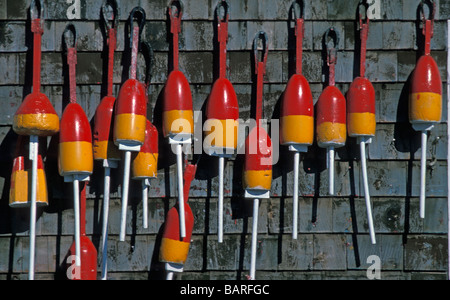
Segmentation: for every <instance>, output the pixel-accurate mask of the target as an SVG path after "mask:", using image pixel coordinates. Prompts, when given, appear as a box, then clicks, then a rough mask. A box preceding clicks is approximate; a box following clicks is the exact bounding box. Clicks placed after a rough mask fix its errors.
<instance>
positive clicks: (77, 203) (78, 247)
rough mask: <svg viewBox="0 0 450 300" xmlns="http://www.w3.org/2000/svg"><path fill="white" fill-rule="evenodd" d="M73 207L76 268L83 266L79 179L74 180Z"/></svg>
mask: <svg viewBox="0 0 450 300" xmlns="http://www.w3.org/2000/svg"><path fill="white" fill-rule="evenodd" d="M73 207H74V214H75V266H77V267H80V266H81V243H80V235H81V233H80V227H81V226H80V186H79V180H78V178H76V176H75V178H74V180H73Z"/></svg>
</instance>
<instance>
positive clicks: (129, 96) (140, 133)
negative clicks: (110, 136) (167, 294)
mask: <svg viewBox="0 0 450 300" xmlns="http://www.w3.org/2000/svg"><path fill="white" fill-rule="evenodd" d="M145 16H146V14H145V10H144V9H142V8H141V7H139V6H138V7H135V8H134V9H133V10H132V11H131V13H130V18H129V23H130V24H129V25H130V32H131V33H132V34H131V39H130V44H131V45H130V48H131V68H130V78H129V79H128V80H127V81H125V83H124V84H123V85H122V86H121V88H120V91H119V95H118V97H117V101H116V111H115V119H114V143H115V144H116V145H118V146H119V149H120V150H123V151H125V159H124V173H123V174H124V175H123V184H122V213H121V222H120V235H119V239H120V241H125V235H126V219H127V206H128V190H129V178H130V164H131V151H133V152H139V151H140V150H141V146H142V145H143V144H144V141H145V128H146V122H147V101H148V99H147V91H146V86H145V85H144V84H143V83H141V82H140V81H139V80H137V79H136V72H137V59H138V53H139V48H140V44H141V43H140V35H141V33H142V30H143V28H144V26H145V20H146V17H145ZM135 20H136V21H137V24H135Z"/></svg>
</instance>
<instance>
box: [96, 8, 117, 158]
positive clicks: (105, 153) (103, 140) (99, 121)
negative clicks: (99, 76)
mask: <svg viewBox="0 0 450 300" xmlns="http://www.w3.org/2000/svg"><path fill="white" fill-rule="evenodd" d="M107 4H108V3H107V1H106V2H105V3H104V5H103V7H102V16H103V21H104V24H105V26H106V31H107V34H108V42H107V43H108V47H109V48H108V50H109V51H108V77H107V78H108V82H107V95H106V96H105V97H103V99H102V100H101V102H100V104H99V106H98V107H97V110H96V112H95V119H94V159H95V160H105V159H106V160H120V151H119V150H118V148H117V147H116V146H115V145H114V139H113V130H112V129H113V128H114V124H113V113H114V105H115V102H116V98H115V97H114V96H113V84H114V81H113V79H114V51H115V50H116V45H117V26H118V24H119V12H118V8H117V3H116V2H115V1H114V5H113V6H112V10H113V15H112V19H113V26H111V25H110V24H109V23H108V18H107V16H106V9H107V8H106V6H107Z"/></svg>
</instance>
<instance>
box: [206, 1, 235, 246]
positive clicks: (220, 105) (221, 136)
mask: <svg viewBox="0 0 450 300" xmlns="http://www.w3.org/2000/svg"><path fill="white" fill-rule="evenodd" d="M221 8H223V17H221V14H220V13H221ZM229 9H230V7H229V4H228V2H227V1H226V0H223V1H220V2H219V3H218V5H217V7H216V15H217V37H218V43H219V78H218V79H217V80H216V81H215V82H214V85H213V87H212V89H211V94H210V95H209V98H208V102H207V105H206V118H207V120H206V121H205V124H204V129H205V140H204V142H203V145H204V149H205V152H206V153H208V154H209V155H213V156H218V157H219V191H218V222H217V223H218V224H217V225H218V226H217V227H218V229H217V231H218V234H217V237H218V242H219V243H222V242H223V198H224V197H223V177H224V169H225V157H230V156H232V155H233V154H234V153H235V152H236V149H237V144H238V128H239V122H238V119H239V104H238V101H237V96H236V92H235V90H234V87H233V85H232V84H231V82H230V81H229V80H228V79H227V78H226V75H227V70H226V68H227V66H226V60H227V56H226V54H227V47H226V43H227V40H228V20H229Z"/></svg>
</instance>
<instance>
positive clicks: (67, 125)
mask: <svg viewBox="0 0 450 300" xmlns="http://www.w3.org/2000/svg"><path fill="white" fill-rule="evenodd" d="M63 36H64V42H65V44H66V48H67V64H68V65H69V90H70V103H69V104H68V105H67V106H66V108H65V109H64V112H63V115H62V117H61V131H60V134H59V149H58V150H59V153H58V170H59V174H60V175H61V176H64V181H65V182H72V183H73V199H74V215H75V249H76V251H75V265H76V267H80V266H81V244H80V243H81V242H80V235H81V233H80V226H81V225H80V193H79V188H80V187H79V183H80V181H88V180H89V176H90V175H91V174H92V172H93V168H94V157H93V150H92V131H91V125H90V124H89V120H88V118H87V116H86V113H85V112H84V110H83V108H82V107H81V106H80V105H79V104H78V103H77V102H76V101H77V94H76V64H77V51H76V29H75V26H74V25H73V24H68V25H67V26H66V28H65V30H64V33H63Z"/></svg>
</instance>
